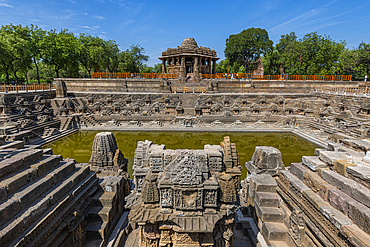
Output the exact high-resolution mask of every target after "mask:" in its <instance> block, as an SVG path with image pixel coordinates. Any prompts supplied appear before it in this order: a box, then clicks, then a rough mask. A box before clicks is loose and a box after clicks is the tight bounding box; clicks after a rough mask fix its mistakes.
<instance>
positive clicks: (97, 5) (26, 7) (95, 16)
mask: <svg viewBox="0 0 370 247" xmlns="http://www.w3.org/2000/svg"><path fill="white" fill-rule="evenodd" d="M9 23H13V24H22V25H30V24H34V25H37V26H39V27H41V28H42V29H45V30H50V29H57V30H60V29H64V28H66V29H69V30H70V31H72V32H74V33H75V34H79V33H90V34H92V35H97V36H99V37H101V38H103V39H113V40H115V41H117V43H118V44H119V45H120V49H121V50H125V49H127V48H128V47H129V46H130V45H132V44H139V45H141V46H142V47H144V48H145V53H146V54H147V55H149V56H150V61H149V63H148V65H150V66H152V65H153V64H156V63H159V62H160V61H159V60H158V58H157V57H159V56H161V52H162V51H164V50H166V49H167V48H168V47H171V48H175V47H177V46H179V45H181V42H182V41H183V40H184V39H185V38H187V37H193V38H195V40H196V41H197V43H198V45H199V46H205V47H210V48H211V49H215V50H216V52H217V55H218V57H220V58H221V59H224V48H225V40H226V39H227V38H228V37H229V35H231V34H237V33H239V32H241V31H242V30H244V29H248V28H250V27H256V28H257V27H258V28H264V29H266V30H267V31H268V33H269V36H270V39H271V40H273V41H274V44H276V43H278V41H279V39H280V36H281V35H283V34H287V33H290V32H293V31H294V32H296V34H297V36H298V37H299V38H300V37H302V36H303V35H305V34H307V33H309V32H314V31H317V32H318V34H321V35H323V34H327V35H330V37H331V38H332V39H333V40H335V41H340V40H345V41H346V42H347V47H349V48H352V47H356V46H358V44H359V43H361V42H362V41H363V42H365V43H370V1H369V0H351V1H349V0H334V1H325V0H317V1H316V0H312V1H309V0H306V1H302V0H292V1H281V0H260V1H240V0H229V1H217V0H214V1H201V0H198V1H193V0H191V1H176V0H172V1H139V0H137V1H125V0H88V1H87V0H82V1H79V0H66V1H57V0H54V1H43V0H31V1H30V0H0V25H7V24H9Z"/></svg>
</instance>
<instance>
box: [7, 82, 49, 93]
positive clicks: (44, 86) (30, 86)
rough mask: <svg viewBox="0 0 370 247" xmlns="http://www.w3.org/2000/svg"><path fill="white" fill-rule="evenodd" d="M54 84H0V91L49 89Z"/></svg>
mask: <svg viewBox="0 0 370 247" xmlns="http://www.w3.org/2000/svg"><path fill="white" fill-rule="evenodd" d="M53 88H54V85H53V84H51V83H48V84H15V85H5V84H4V85H0V92H11V91H32V90H34V91H36V90H51V89H53Z"/></svg>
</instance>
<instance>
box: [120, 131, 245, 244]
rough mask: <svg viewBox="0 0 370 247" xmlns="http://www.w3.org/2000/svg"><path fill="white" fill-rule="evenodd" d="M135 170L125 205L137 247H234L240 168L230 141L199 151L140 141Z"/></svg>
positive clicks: (227, 138)
mask: <svg viewBox="0 0 370 247" xmlns="http://www.w3.org/2000/svg"><path fill="white" fill-rule="evenodd" d="M133 169H134V176H135V179H134V182H135V186H136V188H135V189H134V191H133V192H132V193H131V195H130V196H128V197H126V200H127V205H126V206H127V207H130V208H131V211H130V215H129V221H130V222H132V223H137V224H138V226H139V228H140V229H139V230H140V231H139V233H140V238H139V239H140V240H139V246H145V247H146V246H168V245H170V246H220V247H221V246H233V230H232V229H233V227H234V213H235V210H236V209H237V206H238V205H239V187H240V175H241V172H240V171H241V166H240V164H239V156H238V153H237V151H236V148H235V144H234V143H230V139H229V137H225V138H224V140H223V142H222V143H221V145H206V146H205V147H204V149H203V150H187V149H186V150H166V149H165V146H164V145H156V144H152V142H150V141H145V142H139V143H138V147H137V149H136V150H135V164H134V167H133ZM130 203H131V205H130Z"/></svg>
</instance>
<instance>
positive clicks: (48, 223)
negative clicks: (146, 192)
mask: <svg viewBox="0 0 370 247" xmlns="http://www.w3.org/2000/svg"><path fill="white" fill-rule="evenodd" d="M61 159H62V157H61V156H59V155H44V154H43V150H42V149H19V150H13V151H8V153H4V155H3V156H2V159H1V160H0V246H13V245H14V246H26V245H27V246H35V245H38V246H39V245H42V246H53V244H56V243H59V242H60V243H61V242H63V241H65V238H67V237H68V236H69V235H68V234H63V233H68V232H69V231H73V230H74V229H72V228H75V227H78V224H77V225H73V224H72V222H74V221H75V222H78V220H79V219H80V217H79V216H78V215H75V216H74V217H71V213H73V212H75V211H76V212H80V214H85V211H86V210H87V207H88V205H89V200H88V198H89V197H88V196H89V195H91V194H93V193H94V192H95V191H96V190H97V183H98V179H97V178H96V174H95V173H93V172H90V168H89V167H88V166H84V165H78V164H76V162H75V161H74V160H68V159H67V160H61ZM72 215H73V214H72ZM65 222H70V223H68V224H67V225H66V223H65ZM55 227H56V228H55ZM52 229H58V231H53V230H52ZM80 241H82V238H81V239H80Z"/></svg>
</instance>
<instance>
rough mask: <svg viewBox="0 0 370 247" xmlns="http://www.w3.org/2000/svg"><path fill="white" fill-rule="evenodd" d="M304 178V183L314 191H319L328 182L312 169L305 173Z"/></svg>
mask: <svg viewBox="0 0 370 247" xmlns="http://www.w3.org/2000/svg"><path fill="white" fill-rule="evenodd" d="M303 179H304V183H305V184H306V185H307V186H308V187H310V188H311V189H312V190H313V191H314V192H317V191H319V190H320V189H321V187H322V185H323V184H327V182H325V180H323V179H322V178H320V177H319V175H317V174H316V173H314V172H311V171H308V172H306V173H305V174H304V177H303Z"/></svg>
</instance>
